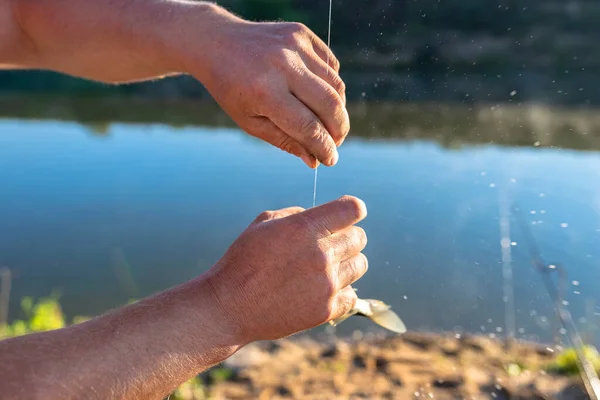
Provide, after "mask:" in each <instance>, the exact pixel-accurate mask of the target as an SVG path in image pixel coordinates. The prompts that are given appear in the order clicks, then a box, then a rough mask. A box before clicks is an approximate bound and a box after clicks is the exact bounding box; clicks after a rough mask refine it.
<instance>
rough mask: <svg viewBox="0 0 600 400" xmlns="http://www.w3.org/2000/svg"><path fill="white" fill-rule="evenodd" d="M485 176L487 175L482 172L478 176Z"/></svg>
mask: <svg viewBox="0 0 600 400" xmlns="http://www.w3.org/2000/svg"><path fill="white" fill-rule="evenodd" d="M486 174H487V172H485V171H483V172H481V173H480V174H479V175H481V176H485V175H486Z"/></svg>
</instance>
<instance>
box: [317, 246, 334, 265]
mask: <svg viewBox="0 0 600 400" xmlns="http://www.w3.org/2000/svg"><path fill="white" fill-rule="evenodd" d="M334 260H335V250H334V249H333V248H331V247H327V248H324V246H323V245H319V246H317V251H316V252H315V255H314V265H315V266H316V267H317V268H318V269H319V270H326V269H327V268H329V266H330V265H332V264H333V262H334Z"/></svg>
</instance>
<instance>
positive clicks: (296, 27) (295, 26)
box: [287, 22, 308, 35]
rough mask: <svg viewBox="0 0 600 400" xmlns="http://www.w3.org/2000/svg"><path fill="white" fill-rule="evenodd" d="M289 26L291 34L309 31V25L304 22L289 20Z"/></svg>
mask: <svg viewBox="0 0 600 400" xmlns="http://www.w3.org/2000/svg"><path fill="white" fill-rule="evenodd" d="M287 27H288V31H289V32H290V33H291V34H301V35H305V34H306V33H307V32H308V27H307V26H306V25H304V24H303V23H302V22H289V23H288V24H287Z"/></svg>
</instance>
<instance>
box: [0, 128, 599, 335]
mask: <svg viewBox="0 0 600 400" xmlns="http://www.w3.org/2000/svg"><path fill="white" fill-rule="evenodd" d="M599 183H600V154H598V153H593V152H575V151H565V150H559V149H536V148H533V149H514V148H497V147H494V146H488V147H473V148H463V149H461V150H447V149H442V148H441V147H439V146H438V145H437V144H436V143H433V142H432V143H427V142H417V141H415V142H407V141H385V140H380V141H375V140H373V141H369V140H363V139H349V140H348V141H347V142H346V143H345V144H344V145H343V146H342V147H341V148H340V162H339V164H338V165H337V166H336V167H334V168H326V167H321V168H320V169H319V182H318V192H317V203H319V204H320V203H324V202H326V201H329V200H332V199H335V198H337V197H339V196H341V195H343V194H352V195H355V196H358V197H360V198H362V199H363V200H364V201H365V202H366V204H367V206H368V209H369V216H368V218H367V219H366V220H365V221H364V222H363V223H361V226H363V227H364V228H365V230H366V231H367V233H368V235H369V244H368V247H367V248H366V250H365V254H366V255H367V256H368V257H369V260H370V269H369V272H368V274H367V275H366V276H365V277H364V278H363V279H361V280H360V281H359V282H358V283H357V284H356V285H355V286H356V287H357V288H358V290H359V295H360V296H361V297H365V298H369V297H375V298H380V299H382V300H384V301H386V302H388V303H389V304H391V305H392V307H393V308H394V309H395V310H396V311H398V313H399V314H400V315H401V316H402V318H403V319H404V320H405V322H406V324H407V326H408V327H409V329H415V330H424V329H430V330H467V331H473V332H485V333H486V334H489V333H493V334H499V335H502V334H503V332H502V330H503V329H504V321H503V315H504V303H503V292H502V270H501V268H502V265H501V262H500V261H501V254H500V231H499V223H498V213H499V195H500V194H501V192H502V191H505V192H506V193H507V195H508V196H509V197H510V198H511V199H512V200H516V201H518V203H519V204H520V205H521V207H522V208H523V209H524V211H525V213H526V216H527V218H528V221H529V223H533V224H531V228H532V230H533V232H534V235H535V236H536V238H537V239H538V241H539V244H540V247H541V249H542V252H543V255H544V257H545V258H547V260H548V261H551V262H560V263H563V264H565V266H566V268H567V270H568V272H569V282H571V281H573V280H575V281H578V282H579V284H578V285H577V283H578V282H576V284H575V285H573V284H571V283H570V284H569V287H568V290H567V299H566V300H567V301H568V302H569V307H570V309H571V311H572V312H573V313H574V315H575V317H576V319H577V320H578V323H579V326H580V327H581V328H582V329H584V330H589V329H590V328H591V327H593V324H592V322H594V321H595V319H596V316H594V315H593V314H594V312H599V311H600V308H598V307H596V306H595V303H598V305H600V295H599V293H598V290H597V284H596V282H598V281H599V279H600V264H599V261H600V246H599V245H598V244H599V240H600V184H599ZM312 185H313V171H312V170H309V169H308V168H306V167H305V166H304V165H303V164H302V162H301V161H299V160H296V159H295V158H293V157H291V156H289V155H288V154H286V153H284V152H281V151H279V150H277V149H273V148H271V147H270V146H269V145H266V144H264V143H262V142H260V141H258V140H256V139H253V138H250V137H248V136H246V135H245V134H243V133H241V132H240V131H238V130H232V129H208V128H201V127H198V128H186V129H176V128H173V127H169V126H163V125H121V124H113V125H111V126H110V128H109V131H108V135H107V136H106V137H100V136H97V135H92V134H91V132H89V131H88V130H87V128H86V127H85V126H83V125H78V124H76V123H64V122H53V121H22V120H0V265H6V266H9V267H10V268H11V269H12V271H13V273H14V275H15V277H14V281H13V292H12V300H13V302H12V306H11V317H12V318H15V317H17V316H18V312H19V309H18V299H19V298H20V297H21V296H24V295H33V296H44V295H47V294H49V293H50V292H51V291H52V290H55V289H58V290H60V292H61V299H62V303H63V305H64V309H65V311H66V312H67V314H68V315H70V316H73V315H76V314H85V315H94V314H99V313H102V312H104V311H106V310H108V309H110V308H113V307H116V306H118V305H120V304H123V303H125V302H126V301H127V300H128V299H130V298H134V297H135V298H139V297H140V296H145V295H149V294H151V293H153V292H156V291H158V290H161V289H164V288H167V287H169V286H171V285H174V284H177V283H179V282H183V281H185V280H187V279H189V278H191V277H193V276H195V275H197V274H200V273H202V272H203V271H206V270H207V269H208V268H210V266H211V265H212V264H214V263H215V261H217V260H218V259H219V257H220V256H221V255H222V254H223V252H224V251H225V250H226V248H227V247H228V245H229V244H230V243H231V242H232V241H233V240H234V239H235V238H236V236H237V235H238V234H239V233H241V231H242V230H243V229H244V228H245V227H246V226H247V225H248V224H249V223H250V221H251V220H252V219H253V218H254V217H255V216H256V214H258V213H259V212H261V211H263V210H265V209H277V208H283V207H288V206H291V205H300V206H303V207H309V206H310V205H311V203H312ZM532 211H535V214H532V213H530V212H532ZM511 230H512V236H511V241H513V242H514V243H513V244H514V245H513V246H512V247H511V250H512V255H513V258H514V279H515V281H514V288H515V302H516V317H517V327H518V328H519V329H520V332H519V336H520V337H528V338H534V339H540V340H549V338H551V334H552V330H551V325H550V324H549V323H547V322H545V318H549V319H550V321H552V304H551V303H550V301H549V299H548V296H547V295H546V293H545V289H544V287H543V285H542V282H541V280H540V278H539V276H538V275H536V273H535V272H534V271H533V270H532V267H531V265H530V263H529V258H528V253H527V250H526V248H525V242H524V237H523V235H522V234H521V232H520V231H519V230H518V229H517V227H516V226H515V225H514V224H513V225H512V226H511ZM590 302H595V303H590ZM586 303H590V304H591V305H592V306H591V307H592V311H591V312H586V311H585V306H586ZM581 318H587V319H581ZM319 329H322V328H319ZM319 329H317V330H315V331H319ZM355 329H362V330H373V329H375V328H374V327H373V326H372V325H371V324H370V323H369V322H368V321H366V320H363V319H351V320H349V321H347V322H345V323H344V324H342V325H340V326H339V329H338V332H339V333H340V334H350V333H351V332H352V331H354V330H355Z"/></svg>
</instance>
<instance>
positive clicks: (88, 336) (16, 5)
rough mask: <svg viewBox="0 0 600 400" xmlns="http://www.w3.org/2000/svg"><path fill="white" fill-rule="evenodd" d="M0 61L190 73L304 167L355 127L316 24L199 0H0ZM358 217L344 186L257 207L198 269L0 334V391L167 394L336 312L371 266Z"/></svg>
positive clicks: (85, 70) (322, 159) (75, 395)
mask: <svg viewBox="0 0 600 400" xmlns="http://www.w3.org/2000/svg"><path fill="white" fill-rule="evenodd" d="M327 60H329V64H327ZM0 67H1V68H5V69H24V68H27V69H45V70H52V71H58V72H63V73H66V74H70V75H73V76H78V77H83V78H87V79H90V80H96V81H101V82H106V83H114V84H118V83H122V82H132V81H141V80H148V79H160V78H162V77H165V76H171V75H177V74H189V75H192V76H194V77H195V78H196V79H198V80H199V81H200V82H201V83H202V84H203V85H204V86H205V87H206V88H207V89H208V90H209V91H210V93H211V94H212V95H213V97H214V98H215V99H216V101H217V102H218V103H219V104H220V105H221V107H222V108H223V109H224V110H225V111H226V112H227V113H228V114H229V115H230V116H231V117H232V118H233V119H234V120H235V122H236V123H237V124H238V125H239V126H240V127H241V128H242V129H243V130H244V131H246V132H247V133H248V134H250V135H253V136H256V137H259V138H261V139H262V140H265V141H266V142H269V143H271V144H272V145H274V146H277V147H279V148H281V149H283V150H285V151H288V152H290V153H292V154H294V155H295V156H297V157H300V158H301V159H302V160H303V161H304V162H305V163H306V164H307V165H308V166H309V167H311V168H314V167H316V166H317V165H318V164H319V163H323V164H325V165H327V166H332V165H335V163H336V162H337V160H338V152H337V147H338V146H339V145H340V144H341V143H342V142H343V141H344V139H345V138H346V136H347V134H348V132H349V129H350V125H349V121H348V114H347V112H346V107H345V102H346V100H345V87H344V83H343V82H342V80H341V79H340V77H339V63H338V61H337V59H336V58H335V56H334V55H333V54H332V53H331V52H330V51H329V49H328V48H327V46H326V45H325V44H324V43H323V42H322V41H321V40H320V39H319V38H317V37H316V36H315V35H314V34H313V33H312V32H311V31H310V30H308V29H307V28H306V27H305V26H303V25H301V24H297V23H254V22H248V21H244V20H242V19H240V18H239V17H237V16H235V15H233V14H231V13H229V12H227V11H226V10H224V9H222V8H220V7H218V6H216V5H213V4H209V3H205V2H186V1H174V0H162V1H159V0H60V1H56V0H0ZM199 156H201V155H199ZM225 162H226V160H225ZM365 217H366V207H365V205H364V203H363V202H362V201H361V200H359V199H357V198H355V197H350V196H344V197H342V198H340V199H338V200H336V201H333V202H330V203H328V204H325V205H322V206H319V207H316V208H312V209H309V210H304V209H302V208H299V207H291V208H286V209H282V210H276V211H266V212H264V213H262V214H260V215H259V216H258V217H257V218H256V220H255V221H254V222H252V224H250V226H249V227H248V228H247V229H246V230H245V231H244V232H243V233H242V234H241V235H240V237H239V238H238V239H237V240H236V241H235V242H234V243H233V244H232V245H231V247H230V248H229V249H228V250H227V252H226V253H225V254H224V255H223V257H222V258H221V259H220V260H219V261H218V262H217V264H216V265H215V266H214V267H213V268H212V269H210V270H209V271H208V272H207V273H205V274H203V275H200V276H199V277H197V278H196V279H193V280H191V281H189V282H186V283H184V284H182V285H179V286H176V287H173V288H171V289H169V290H166V291H164V292H162V293H159V294H157V295H154V296H152V297H149V298H147V299H144V300H141V301H139V302H137V303H134V304H131V305H128V306H125V307H122V308H120V309H117V310H114V311H112V312H109V313H107V314H105V315H102V316H99V317H97V318H94V319H92V320H90V321H88V322H85V323H82V324H78V325H75V326H71V327H68V328H64V329H59V330H55V331H51V332H44V333H37V334H31V335H25V336H21V337H17V338H11V339H5V340H2V341H0V393H1V394H2V395H1V396H2V398H3V399H7V400H11V399H15V400H21V399H25V398H27V399H43V400H53V399H57V400H59V399H60V400H66V399H102V400H106V399H132V400H138V399H139V400H142V399H143V400H147V399H162V398H164V397H166V396H167V395H168V394H169V393H171V392H172V391H173V390H174V389H175V388H176V387H177V386H178V385H180V384H181V383H183V382H184V381H186V380H188V379H189V378H191V377H193V376H194V375H196V374H198V373H199V372H201V371H203V370H206V369H208V368H210V367H211V366H213V365H215V364H217V363H220V362H222V361H223V360H225V359H226V358H228V357H229V356H231V355H232V354H234V353H235V352H236V351H238V350H239V349H240V348H242V347H243V346H245V345H247V344H249V343H251V342H254V341H258V340H267V339H278V338H282V337H286V336H289V335H292V334H294V333H297V332H301V331H304V330H306V329H310V328H312V327H315V326H318V325H320V324H323V323H325V322H327V321H330V320H331V319H334V318H337V317H339V316H341V315H343V314H345V313H346V312H347V311H348V310H350V309H351V308H352V307H353V306H354V304H355V301H356V295H355V293H354V291H353V290H352V287H351V284H352V283H354V282H355V281H356V280H358V279H359V278H360V277H361V276H362V275H363V274H364V273H365V272H366V270H367V264H368V263H367V259H366V257H365V256H364V255H363V254H362V250H363V249H364V247H365V246H366V242H367V238H366V234H365V232H364V231H363V230H362V229H361V228H359V227H357V226H356V224H357V223H358V222H360V221H361V220H362V219H364V218H365Z"/></svg>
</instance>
